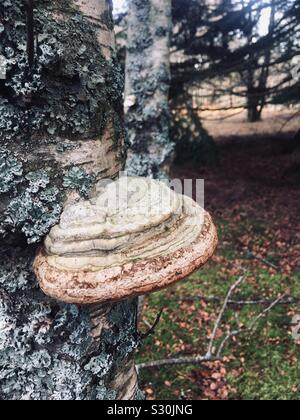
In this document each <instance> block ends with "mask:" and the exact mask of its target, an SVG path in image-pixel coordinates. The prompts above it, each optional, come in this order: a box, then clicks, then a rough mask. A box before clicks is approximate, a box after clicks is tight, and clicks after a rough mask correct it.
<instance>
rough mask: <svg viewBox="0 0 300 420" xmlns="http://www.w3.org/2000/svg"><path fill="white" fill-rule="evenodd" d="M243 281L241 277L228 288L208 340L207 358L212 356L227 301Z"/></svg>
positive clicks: (243, 278) (243, 277)
mask: <svg viewBox="0 0 300 420" xmlns="http://www.w3.org/2000/svg"><path fill="white" fill-rule="evenodd" d="M244 280H245V276H241V277H240V278H239V279H238V280H237V281H236V282H235V283H234V284H233V285H232V286H231V287H230V289H229V291H228V293H227V296H226V298H225V301H224V303H223V306H222V309H221V312H220V314H219V316H218V319H217V321H216V323H215V327H214V330H213V333H212V336H211V339H210V343H209V346H208V351H207V357H211V355H212V352H213V346H214V342H215V339H216V336H217V332H218V329H219V327H220V324H221V322H222V319H223V316H224V313H225V311H226V309H227V306H228V302H229V299H230V298H231V296H232V294H233V292H234V291H235V290H236V289H237V288H238V287H239V286H240V285H241V284H242V283H243V281H244Z"/></svg>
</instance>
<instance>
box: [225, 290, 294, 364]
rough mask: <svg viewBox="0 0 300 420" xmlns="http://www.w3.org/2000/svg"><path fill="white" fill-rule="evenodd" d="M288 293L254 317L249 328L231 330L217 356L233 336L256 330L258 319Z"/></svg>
mask: <svg viewBox="0 0 300 420" xmlns="http://www.w3.org/2000/svg"><path fill="white" fill-rule="evenodd" d="M285 296H286V295H285V294H284V295H282V296H280V297H279V298H278V299H276V300H275V301H273V302H272V303H271V305H269V306H268V307H267V308H266V309H265V310H264V311H263V312H261V313H260V314H259V315H258V316H257V317H256V318H254V320H253V321H252V322H251V324H250V325H249V327H247V328H240V329H238V330H235V331H230V332H229V333H228V334H227V335H226V337H225V338H224V340H223V341H222V343H221V344H220V347H219V349H218V352H217V358H220V357H221V354H222V352H223V350H224V347H225V345H226V343H227V342H228V341H229V340H230V339H231V338H233V337H236V336H237V335H240V334H243V333H245V332H248V333H252V332H253V331H254V328H255V326H256V324H257V323H258V321H259V320H260V319H262V318H263V317H264V316H266V315H267V314H268V313H269V312H270V311H271V310H272V309H273V308H274V307H275V306H276V305H278V303H279V302H280V301H281V300H282V299H283V298H284V297H285Z"/></svg>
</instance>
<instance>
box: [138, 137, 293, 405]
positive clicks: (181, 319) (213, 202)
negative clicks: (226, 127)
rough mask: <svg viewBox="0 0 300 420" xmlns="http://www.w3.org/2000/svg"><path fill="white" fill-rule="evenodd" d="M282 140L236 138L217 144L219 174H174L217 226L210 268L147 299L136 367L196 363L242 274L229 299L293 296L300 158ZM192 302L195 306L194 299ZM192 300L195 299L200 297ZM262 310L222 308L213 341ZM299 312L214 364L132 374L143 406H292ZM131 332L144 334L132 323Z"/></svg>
mask: <svg viewBox="0 0 300 420" xmlns="http://www.w3.org/2000/svg"><path fill="white" fill-rule="evenodd" d="M288 136H289V134H288V133H286V134H285V136H282V135H280V136H279V137H278V136H277V137H276V136H275V137H274V136H265V137H264V138H261V137H258V136H249V135H248V136H244V137H237V136H236V137H231V138H227V139H223V140H222V141H219V142H218V143H219V146H220V158H221V162H220V166H218V167H217V168H213V169H199V168H195V167H194V168H191V167H190V165H189V164H186V165H185V166H184V167H180V168H178V167H177V168H174V174H173V175H174V176H177V177H180V178H201V179H202V178H204V179H205V202H206V209H207V210H209V211H210V212H211V213H212V215H213V217H214V219H215V221H216V224H217V226H218V230H219V236H220V245H219V248H218V251H217V253H216V255H215V256H214V257H213V259H212V260H211V262H210V263H209V264H208V265H207V266H206V267H205V268H204V269H202V270H201V271H199V272H197V273H195V274H194V275H192V276H191V277H190V278H189V279H187V280H186V281H184V282H182V283H180V284H178V285H176V286H174V287H172V288H171V289H167V290H165V291H161V292H159V293H155V294H153V295H151V296H150V297H149V298H147V302H146V308H145V312H144V320H147V321H148V323H150V324H151V322H152V323H153V322H154V320H155V318H156V316H157V313H158V312H159V311H160V309H162V308H164V311H163V315H162V318H161V321H160V323H159V325H158V327H157V329H156V332H155V335H153V336H150V337H148V338H147V339H146V340H145V343H144V346H143V347H142V348H141V350H140V352H139V354H138V362H147V361H153V360H157V359H162V358H169V357H179V356H195V355H198V354H201V355H204V354H205V353H206V352H207V348H208V342H209V336H210V335H211V333H212V329H213V327H214V323H215V321H216V319H217V317H218V314H219V312H220V309H221V306H222V301H221V302H218V301H207V300H206V299H204V298H202V297H203V296H205V297H207V296H215V297H219V298H221V300H224V298H225V296H226V293H227V291H228V289H229V288H230V286H231V285H232V284H233V283H234V282H235V281H236V279H237V278H238V277H239V276H241V274H242V273H243V271H244V270H245V272H246V279H245V282H244V284H243V285H241V286H240V287H239V289H238V290H237V291H236V292H235V295H234V296H233V299H239V300H245V299H251V300H253V299H254V300H256V299H264V298H265V299H266V300H269V299H270V300H271V301H272V300H275V299H276V298H277V297H278V296H280V295H281V294H283V293H286V295H288V296H292V297H300V221H299V214H300V189H299V185H300V149H299V148H298V149H297V150H296V151H294V152H293V153H285V147H284V146H285V143H284V142H285V141H287V140H288ZM199 296H200V297H199ZM201 296H202V297H201ZM264 309H266V306H265V305H235V306H230V307H229V308H228V309H227V311H226V313H225V316H224V319H223V322H222V324H221V325H220V328H219V330H218V333H217V342H218V341H221V340H222V337H224V334H225V335H226V333H227V331H228V330H232V329H235V328H237V327H240V326H247V325H249V324H250V323H251V321H252V320H253V319H254V317H255V316H256V315H257V314H259V313H261V312H262V311H263V310H264ZM297 314H298V315H300V303H298V304H295V305H278V306H276V307H275V308H274V309H273V310H272V311H271V312H270V313H269V314H268V316H267V317H265V318H263V319H261V320H260V321H259V322H258V324H257V327H256V329H255V331H254V332H253V334H241V335H239V336H238V337H236V338H235V339H234V340H231V341H230V342H229V343H228V345H227V347H226V349H225V359H224V361H222V362H219V361H218V362H210V363H206V364H202V365H198V366H197V365H184V366H169V367H160V368H152V369H148V368H147V369H143V370H142V371H141V385H142V387H143V389H144V391H145V393H146V397H147V398H148V399H161V400H164V399H171V400H172V399H173V400H174V399H175V400H178V399H210V400H226V399H235V400H239V399H242V400H249V399H250V400H269V399H271V400H291V399H292V400H294V399H298V400H300V380H299V378H300V363H299V358H300V341H297V340H296V339H294V338H293V337H292V319H293V317H294V316H295V315H297ZM140 328H141V329H144V330H146V329H147V327H146V326H145V325H143V323H141V326H140Z"/></svg>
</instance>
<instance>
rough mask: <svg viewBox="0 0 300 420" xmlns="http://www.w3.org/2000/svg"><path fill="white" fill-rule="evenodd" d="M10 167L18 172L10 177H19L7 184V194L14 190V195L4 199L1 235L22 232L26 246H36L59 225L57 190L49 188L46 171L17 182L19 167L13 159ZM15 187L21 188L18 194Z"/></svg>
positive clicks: (29, 175)
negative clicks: (32, 244)
mask: <svg viewBox="0 0 300 420" xmlns="http://www.w3.org/2000/svg"><path fill="white" fill-rule="evenodd" d="M12 163H13V167H14V168H17V170H16V171H14V172H13V173H15V172H17V174H19V173H20V175H18V176H17V178H16V179H17V180H14V179H13V180H12V181H11V182H10V190H11V189H12V187H14V192H13V193H11V194H10V198H9V199H7V202H8V204H7V206H6V209H5V211H4V212H3V214H2V215H1V216H0V227H1V230H2V233H4V232H8V231H10V232H14V233H17V232H22V233H23V234H24V235H25V237H26V238H27V240H28V242H29V243H35V242H38V241H40V239H41V238H43V237H44V236H45V235H46V234H47V233H48V231H49V229H50V228H51V227H52V226H53V225H55V224H56V223H58V221H59V217H60V214H61V210H62V207H61V205H60V204H59V202H60V201H59V190H58V189H57V188H56V187H51V186H50V177H49V175H48V173H47V172H46V171H45V170H39V171H35V172H31V173H28V174H27V175H26V176H25V177H24V178H20V177H21V175H22V172H20V171H21V169H20V168H22V165H21V163H18V161H17V160H15V159H13V160H12ZM10 173H11V171H10ZM16 184H17V185H18V186H20V187H22V189H21V191H19V190H18V189H16ZM7 188H8V187H6V189H7ZM0 196H1V194H0Z"/></svg>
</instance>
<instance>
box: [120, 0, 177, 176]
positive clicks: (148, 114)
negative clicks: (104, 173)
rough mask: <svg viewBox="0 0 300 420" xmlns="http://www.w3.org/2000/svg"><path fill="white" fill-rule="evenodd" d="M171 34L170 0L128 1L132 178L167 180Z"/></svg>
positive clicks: (170, 148) (127, 109)
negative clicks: (137, 176)
mask: <svg viewBox="0 0 300 420" xmlns="http://www.w3.org/2000/svg"><path fill="white" fill-rule="evenodd" d="M170 30H171V1H170V0H167V1H164V2H161V1H160V0H152V1H149V0H131V1H130V8H129V13H128V36H127V59H126V85H125V114H126V128H127V133H128V146H129V152H128V160H127V171H128V173H129V174H130V175H140V176H151V177H156V178H160V177H165V176H166V172H168V168H169V164H170V161H171V159H172V154H173V149H174V147H173V144H172V142H171V141H170V138H169V119H170V113H169V103H168V100H169V87H170V51H169V45H170Z"/></svg>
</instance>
